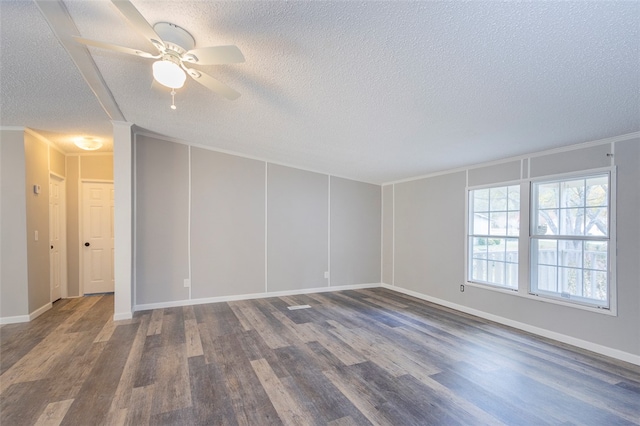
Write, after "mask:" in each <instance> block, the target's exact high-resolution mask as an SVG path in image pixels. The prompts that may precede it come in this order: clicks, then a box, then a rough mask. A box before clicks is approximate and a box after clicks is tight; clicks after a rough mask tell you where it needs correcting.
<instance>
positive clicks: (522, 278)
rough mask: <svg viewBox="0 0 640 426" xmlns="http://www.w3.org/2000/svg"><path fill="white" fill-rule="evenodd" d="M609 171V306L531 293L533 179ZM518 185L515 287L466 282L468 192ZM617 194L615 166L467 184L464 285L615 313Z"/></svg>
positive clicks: (584, 309) (604, 312)
mask: <svg viewBox="0 0 640 426" xmlns="http://www.w3.org/2000/svg"><path fill="white" fill-rule="evenodd" d="M598 173H610V176H611V177H610V181H609V185H610V187H609V244H608V246H609V308H603V307H596V306H593V305H584V304H580V303H579V302H576V301H572V302H566V301H564V300H560V299H557V298H551V297H547V296H545V295H543V294H541V295H536V294H531V293H530V288H531V286H530V283H531V273H530V270H531V255H530V248H531V244H530V241H531V238H530V237H531V235H530V229H531V187H532V185H533V183H534V182H544V181H549V180H554V179H566V178H571V177H580V176H585V175H589V174H598ZM516 184H520V235H519V236H518V241H519V244H518V252H519V255H518V265H519V275H518V289H517V290H515V289H510V288H507V287H500V286H495V285H491V284H482V283H476V282H473V281H469V191H471V190H474V189H484V188H492V187H496V186H509V185H516ZM616 193H617V168H616V166H611V167H599V168H594V169H586V170H580V171H572V172H567V173H560V174H554V175H548V176H536V177H535V178H531V177H527V178H523V179H518V180H510V181H503V182H493V183H490V184H484V185H475V186H468V185H467V186H466V187H465V192H464V197H465V202H464V206H465V224H464V260H465V261H464V285H465V286H470V287H475V288H478V289H482V290H488V291H494V292H498V293H503V294H507V295H509V296H513V297H521V298H524V299H529V300H535V301H538V302H542V303H550V304H553V305H559V306H565V307H568V308H573V309H580V310H583V311H589V312H594V313H598V314H602V315H608V316H618V297H617V296H618V294H617V280H616V278H617V276H616V274H617V259H616V251H617V226H616V209H617V201H616Z"/></svg>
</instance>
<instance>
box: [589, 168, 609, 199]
mask: <svg viewBox="0 0 640 426" xmlns="http://www.w3.org/2000/svg"><path fill="white" fill-rule="evenodd" d="M608 187H609V178H608V176H607V175H604V176H598V177H595V178H589V179H587V188H586V192H587V197H586V198H587V200H586V201H587V203H586V204H587V206H589V207H594V206H606V205H607V204H609V203H608V198H609V196H608V192H609V189H608Z"/></svg>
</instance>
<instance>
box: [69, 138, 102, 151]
mask: <svg viewBox="0 0 640 426" xmlns="http://www.w3.org/2000/svg"><path fill="white" fill-rule="evenodd" d="M73 143H74V144H76V146H77V147H78V148H80V149H84V150H85V151H95V150H96V149H100V148H101V147H102V142H101V141H99V140H98V139H93V138H84V137H83V138H75V139H74V140H73Z"/></svg>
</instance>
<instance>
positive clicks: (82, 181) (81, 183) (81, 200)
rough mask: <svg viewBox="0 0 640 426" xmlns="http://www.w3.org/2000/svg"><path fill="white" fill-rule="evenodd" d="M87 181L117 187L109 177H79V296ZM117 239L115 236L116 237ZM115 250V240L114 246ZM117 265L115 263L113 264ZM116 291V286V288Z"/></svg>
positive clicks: (80, 294) (82, 293)
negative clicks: (85, 185) (84, 188)
mask: <svg viewBox="0 0 640 426" xmlns="http://www.w3.org/2000/svg"><path fill="white" fill-rule="evenodd" d="M85 183H110V184H111V185H113V187H114V189H115V185H114V184H113V180H108V179H79V181H78V199H79V203H78V227H79V229H78V237H79V241H78V243H79V244H80V248H79V250H78V251H79V256H78V278H79V279H78V293H79V294H78V295H79V297H84V250H82V247H83V246H82V245H83V244H84V241H85V238H84V211H83V209H84V190H83V186H84V184H85ZM114 239H115V238H114ZM113 249H114V250H115V242H114V248H113ZM113 266H114V267H115V265H113ZM114 293H115V288H114Z"/></svg>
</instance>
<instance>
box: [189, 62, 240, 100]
mask: <svg viewBox="0 0 640 426" xmlns="http://www.w3.org/2000/svg"><path fill="white" fill-rule="evenodd" d="M184 69H185V70H187V74H189V75H190V76H191V77H192V78H193V79H194V80H195V81H197V82H198V83H200V84H202V85H203V86H204V87H206V88H207V89H209V90H211V91H213V92H215V93H217V94H219V95H222V96H224V97H225V98H227V99H229V100H231V101H233V100H235V99H238V98H239V97H240V93H238V92H236V91H235V90H233V89H232V88H231V87H229V86H227V85H226V84H224V83H222V82H220V81H218V80H216V79H215V78H213V77H211V76H210V75H207V74H204V73H201V72H200V71H197V70H194V69H193V68H187V67H184Z"/></svg>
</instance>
